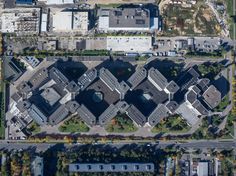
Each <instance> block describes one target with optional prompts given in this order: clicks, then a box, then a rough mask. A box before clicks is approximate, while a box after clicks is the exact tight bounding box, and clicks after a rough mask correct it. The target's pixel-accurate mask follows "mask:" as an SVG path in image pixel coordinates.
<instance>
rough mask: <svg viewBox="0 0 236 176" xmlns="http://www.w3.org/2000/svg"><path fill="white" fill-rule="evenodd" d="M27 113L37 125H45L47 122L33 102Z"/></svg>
mask: <svg viewBox="0 0 236 176" xmlns="http://www.w3.org/2000/svg"><path fill="white" fill-rule="evenodd" d="M28 114H29V116H30V117H31V118H32V119H34V121H35V122H36V123H37V124H38V125H45V124H46V123H47V117H46V116H45V115H44V114H43V112H42V111H41V110H40V109H39V108H38V107H37V106H35V105H34V104H32V105H31V107H30V108H29V109H28Z"/></svg>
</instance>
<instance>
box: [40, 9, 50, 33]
mask: <svg viewBox="0 0 236 176" xmlns="http://www.w3.org/2000/svg"><path fill="white" fill-rule="evenodd" d="M47 28H48V15H47V14H45V13H43V14H42V17H41V32H47Z"/></svg>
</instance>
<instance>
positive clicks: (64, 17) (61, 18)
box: [52, 11, 72, 31]
mask: <svg viewBox="0 0 236 176" xmlns="http://www.w3.org/2000/svg"><path fill="white" fill-rule="evenodd" d="M52 26H53V31H67V30H72V12H61V11H57V12H55V13H53V22H52Z"/></svg>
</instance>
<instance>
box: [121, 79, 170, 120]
mask: <svg viewBox="0 0 236 176" xmlns="http://www.w3.org/2000/svg"><path fill="white" fill-rule="evenodd" d="M167 99H168V95H167V94H166V93H165V92H164V91H159V90H157V88H156V87H155V86H154V85H153V84H152V83H151V82H150V81H149V80H147V79H146V80H144V81H143V82H142V83H141V84H139V85H138V86H137V87H136V88H135V89H134V90H133V91H129V92H128V93H127V94H126V96H125V100H126V101H127V103H128V104H133V105H134V106H136V108H138V109H139V110H140V112H142V113H143V115H145V116H148V115H149V114H150V113H151V112H152V111H153V110H154V109H155V108H156V107H157V105H158V104H160V103H164V102H165V101H167Z"/></svg>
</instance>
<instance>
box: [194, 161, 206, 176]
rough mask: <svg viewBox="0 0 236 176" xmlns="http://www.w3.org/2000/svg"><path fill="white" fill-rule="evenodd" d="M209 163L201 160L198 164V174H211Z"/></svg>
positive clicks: (202, 175)
mask: <svg viewBox="0 0 236 176" xmlns="http://www.w3.org/2000/svg"><path fill="white" fill-rule="evenodd" d="M208 165H209V163H208V162H207V161H205V162H203V161H201V162H199V163H198V166H197V175H198V176H208V175H209V174H208V173H209V168H208Z"/></svg>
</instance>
